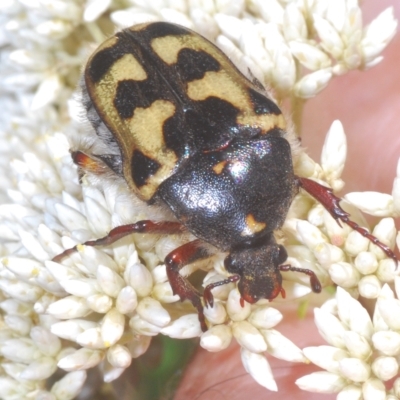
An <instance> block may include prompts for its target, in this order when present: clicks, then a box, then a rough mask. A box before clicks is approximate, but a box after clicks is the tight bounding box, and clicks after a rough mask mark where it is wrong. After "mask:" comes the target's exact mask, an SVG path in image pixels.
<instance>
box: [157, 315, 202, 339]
mask: <svg viewBox="0 0 400 400" xmlns="http://www.w3.org/2000/svg"><path fill="white" fill-rule="evenodd" d="M161 333H162V334H163V335H167V336H169V337H171V338H174V339H190V338H193V337H198V336H200V335H201V334H202V332H201V328H200V323H199V317H198V315H197V314H187V315H184V316H182V317H180V318H178V319H176V320H175V321H173V322H172V323H171V324H170V325H168V326H166V327H165V328H162V329H161Z"/></svg>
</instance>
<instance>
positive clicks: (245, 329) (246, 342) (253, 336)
mask: <svg viewBox="0 0 400 400" xmlns="http://www.w3.org/2000/svg"><path fill="white" fill-rule="evenodd" d="M232 333H233V336H234V337H235V339H236V340H237V341H238V343H239V344H240V345H241V346H242V347H244V348H246V349H247V350H249V351H251V352H252V353H261V352H263V351H266V350H267V343H266V342H265V340H264V338H263V335H262V334H261V333H260V331H259V330H258V329H257V328H256V327H254V326H253V325H251V324H250V323H249V322H247V321H239V322H234V323H233V324H232Z"/></svg>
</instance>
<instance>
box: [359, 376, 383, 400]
mask: <svg viewBox="0 0 400 400" xmlns="http://www.w3.org/2000/svg"><path fill="white" fill-rule="evenodd" d="M362 393H363V399H364V400H385V399H386V389H385V385H384V384H383V382H381V381H380V380H379V379H376V378H370V379H368V380H367V381H366V382H364V384H363V385H362Z"/></svg>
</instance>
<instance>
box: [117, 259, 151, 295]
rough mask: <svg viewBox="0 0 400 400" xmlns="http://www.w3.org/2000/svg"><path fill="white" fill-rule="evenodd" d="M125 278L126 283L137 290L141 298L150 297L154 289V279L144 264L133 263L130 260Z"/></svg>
mask: <svg viewBox="0 0 400 400" xmlns="http://www.w3.org/2000/svg"><path fill="white" fill-rule="evenodd" d="M124 278H125V281H126V283H127V284H128V285H130V286H132V287H133V288H134V289H135V292H136V293H137V295H138V296H139V297H145V296H149V295H150V293H151V290H152V288H153V277H152V276H151V272H150V271H149V270H148V269H147V268H146V267H145V266H144V265H143V264H140V263H138V262H135V263H131V259H130V260H129V262H128V264H127V266H126V269H125V273H124Z"/></svg>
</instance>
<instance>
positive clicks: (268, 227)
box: [54, 22, 396, 330]
mask: <svg viewBox="0 0 400 400" xmlns="http://www.w3.org/2000/svg"><path fill="white" fill-rule="evenodd" d="M82 92H83V103H84V107H85V108H86V111H87V115H88V119H89V120H90V121H91V123H92V125H93V128H94V131H95V133H96V136H95V139H93V146H92V148H91V149H89V150H88V149H86V150H81V149H74V150H73V151H72V156H73V160H74V162H75V163H76V164H77V165H78V166H79V167H81V169H83V170H84V171H87V172H91V173H95V174H100V175H101V174H102V173H103V172H104V171H105V170H107V169H108V168H109V169H111V170H112V171H113V172H114V173H115V174H117V175H118V176H120V177H122V178H124V179H125V181H126V183H127V184H128V186H129V187H130V189H131V190H132V191H133V192H134V193H136V195H137V196H138V197H140V198H141V199H142V200H145V201H147V202H148V203H149V204H157V205H159V206H162V207H165V208H166V209H169V210H170V211H172V212H173V214H174V215H175V217H176V220H175V221H164V222H158V223H155V222H152V221H147V220H146V221H139V222H136V223H134V224H130V225H124V226H120V227H117V228H114V229H113V230H112V231H111V232H110V233H109V234H108V235H107V236H106V237H105V238H102V239H98V240H93V241H89V242H86V243H85V244H86V245H91V246H94V245H106V244H110V243H113V242H115V241H116V240H118V239H119V238H121V237H123V236H126V235H128V234H130V233H134V232H142V233H153V234H173V233H180V232H183V231H190V232H191V233H193V234H194V235H195V236H196V237H197V238H198V239H196V240H194V241H192V242H189V243H187V244H185V245H183V246H181V247H179V248H177V249H176V250H174V251H172V252H171V253H170V254H168V255H167V257H166V258H165V265H166V268H167V275H168V279H169V282H170V284H171V287H172V291H173V293H174V294H178V295H179V297H180V299H181V300H182V301H183V300H185V299H188V300H190V301H191V302H192V304H193V305H194V306H195V307H196V308H197V312H198V315H199V321H200V324H201V328H202V329H203V330H206V329H207V324H206V321H205V317H204V313H203V304H202V301H201V295H200V294H199V293H198V292H197V290H196V289H195V288H194V287H193V286H192V285H191V284H190V283H189V281H188V280H187V279H186V278H184V277H183V276H182V275H180V273H179V271H180V269H182V267H184V266H185V265H187V264H189V263H192V262H194V261H196V260H199V259H204V258H208V257H210V256H212V255H213V254H214V253H215V252H216V251H218V250H222V251H225V252H228V255H227V257H226V258H225V268H226V270H227V271H228V272H230V273H232V274H234V275H231V276H230V277H228V278H227V279H225V280H223V281H220V282H216V283H213V284H211V285H208V286H207V287H206V288H205V291H204V294H203V298H204V302H205V304H206V305H211V306H212V305H213V296H212V293H211V290H212V289H213V288H214V287H216V286H218V285H222V284H225V283H228V282H238V289H239V291H240V294H241V302H242V304H243V302H244V301H248V302H249V303H255V302H256V301H258V300H259V299H261V298H266V299H273V298H275V297H276V296H278V295H279V294H280V293H281V294H282V295H284V290H283V288H282V276H281V271H288V270H291V271H297V272H302V273H305V274H307V275H308V276H309V277H310V282H311V287H312V290H313V291H314V292H319V291H320V290H321V285H320V283H319V281H318V278H317V277H316V275H315V273H314V272H313V271H311V270H305V269H301V268H295V267H291V266H290V265H282V264H283V263H284V262H285V261H286V259H287V253H286V250H285V248H284V247H283V246H282V245H278V244H277V243H276V241H275V238H274V231H275V230H276V229H279V228H280V227H281V226H282V224H283V222H284V220H285V218H286V214H287V212H288V209H289V206H290V204H291V202H292V200H293V197H294V196H295V194H296V193H297V191H298V189H299V187H301V188H303V189H304V190H306V191H307V192H308V193H310V194H311V195H312V196H314V197H315V198H316V199H317V200H318V201H320V202H321V203H322V204H323V205H324V206H325V207H326V208H327V210H328V211H329V212H330V213H331V215H332V216H333V217H334V218H335V219H339V220H341V221H343V222H345V223H347V224H349V225H350V226H352V227H353V228H354V229H356V230H357V231H358V232H360V233H362V234H363V235H364V236H366V237H368V238H369V239H370V240H372V241H373V242H374V243H375V244H377V245H378V246H379V247H381V248H382V249H383V250H384V251H385V252H386V254H388V255H389V256H390V257H392V258H393V259H395V260H396V257H395V255H394V254H393V252H392V251H391V250H390V249H389V248H388V247H387V246H385V245H384V244H382V243H380V242H379V241H378V240H377V239H376V238H374V237H373V236H372V235H370V234H369V233H368V232H367V231H366V230H365V229H363V228H361V227H359V226H358V225H356V224H355V223H354V222H352V221H350V220H349V218H348V214H347V213H346V212H345V211H343V210H342V209H341V208H340V206H339V200H340V199H338V198H337V197H335V196H334V195H333V193H332V191H331V190H330V189H329V188H326V187H324V186H321V185H319V184H318V183H316V182H314V181H312V180H309V179H306V178H301V177H298V176H296V175H295V174H294V171H293V165H292V157H293V150H292V148H291V143H292V142H293V139H291V137H290V135H288V133H287V132H286V131H285V121H284V119H283V116H282V113H281V111H280V110H279V108H278V106H277V105H276V104H275V103H274V102H273V101H272V100H271V99H270V98H269V97H268V95H267V93H266V92H265V91H264V90H263V88H262V86H261V84H260V83H259V82H258V81H256V80H254V81H250V80H249V79H247V78H246V77H245V76H243V75H242V74H241V73H240V72H239V70H238V69H237V68H236V67H235V66H234V65H233V64H232V63H231V62H230V60H229V59H228V58H227V56H226V55H225V54H224V53H223V52H221V50H219V49H218V48H217V47H216V46H215V45H213V44H212V43H211V42H209V41H208V40H206V39H205V38H203V37H202V36H200V35H198V34H197V33H195V32H193V31H191V30H189V29H187V28H184V27H182V26H178V25H174V24H171V23H166V22H156V23H149V24H140V25H136V26H133V27H131V28H128V29H125V30H123V31H121V32H119V33H117V34H116V35H115V36H113V37H111V38H110V39H108V40H106V41H105V42H104V43H103V44H101V45H100V46H99V48H98V49H97V50H96V51H95V52H94V54H93V55H92V56H91V57H90V59H89V61H88V63H87V66H86V69H85V72H84V82H83V87H82ZM210 245H211V246H210ZM74 251H76V248H72V249H69V250H66V251H65V252H64V253H62V254H60V255H59V256H57V257H55V259H54V260H55V261H61V260H62V259H63V258H64V257H65V256H67V255H69V254H71V253H72V252H74Z"/></svg>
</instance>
